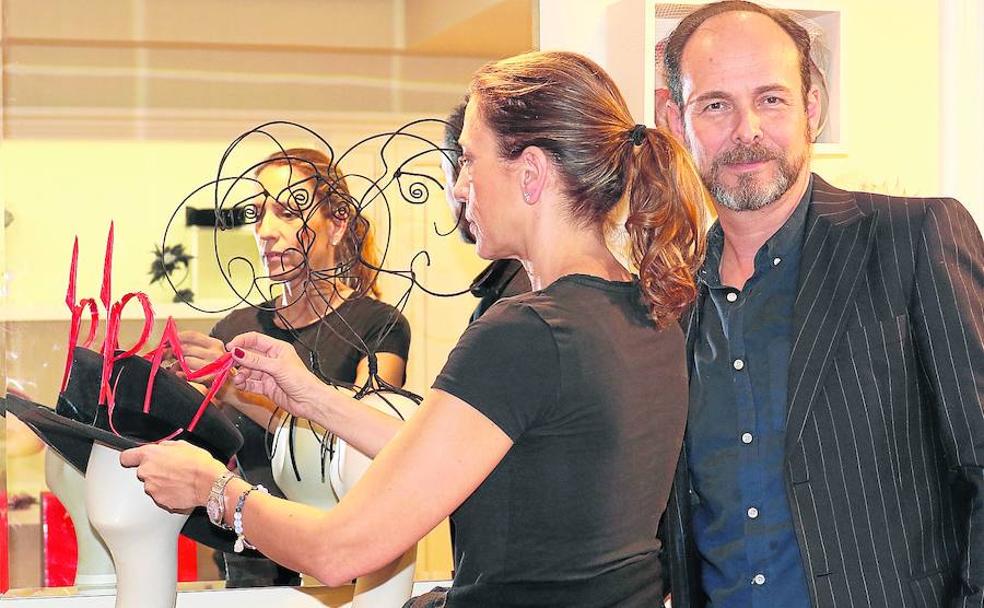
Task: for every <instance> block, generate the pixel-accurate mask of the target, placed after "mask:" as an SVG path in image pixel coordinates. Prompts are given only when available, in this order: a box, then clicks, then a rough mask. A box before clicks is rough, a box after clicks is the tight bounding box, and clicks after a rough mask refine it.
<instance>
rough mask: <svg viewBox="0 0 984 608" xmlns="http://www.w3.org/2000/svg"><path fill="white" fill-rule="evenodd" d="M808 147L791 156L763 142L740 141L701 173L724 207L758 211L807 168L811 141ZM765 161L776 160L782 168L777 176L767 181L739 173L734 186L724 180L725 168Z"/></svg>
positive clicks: (779, 195) (785, 189)
mask: <svg viewBox="0 0 984 608" xmlns="http://www.w3.org/2000/svg"><path fill="white" fill-rule="evenodd" d="M806 150H807V152H806V153H804V154H800V155H799V156H796V157H794V158H789V157H788V156H786V155H784V154H783V153H782V151H780V150H774V149H770V148H768V147H766V146H764V145H762V144H761V143H757V144H752V145H750V146H746V145H741V144H739V145H737V146H735V147H734V148H732V149H730V150H728V151H726V152H722V153H721V154H719V155H717V156H716V157H715V158H714V160H713V161H712V162H711V166H710V168H709V169H704V168H703V167H702V168H701V170H700V176H701V179H702V180H703V181H704V185H705V186H707V189H708V191H709V192H710V193H711V196H713V197H714V200H715V201H717V202H718V204H720V205H721V206H723V207H725V208H727V209H731V210H732V211H755V210H758V209H762V208H763V207H767V206H769V205H771V204H772V203H774V202H776V201H777V200H778V199H779V197H781V196H782V195H783V194H785V193H786V191H787V190H789V188H790V187H791V186H792V185H793V182H795V181H796V177H797V176H798V175H799V173H800V171H801V170H802V169H803V164H804V163H805V162H806V158H807V156H808V154H809V144H808V145H807V147H806ZM763 161H775V162H776V166H777V169H778V173H777V175H776V176H775V177H774V178H772V179H770V180H768V181H766V182H764V183H763V182H761V181H759V177H758V175H757V174H756V173H755V172H750V173H739V174H737V175H736V178H737V183H735V184H734V185H726V184H725V183H724V182H723V180H722V176H721V171H722V169H724V168H725V167H726V166H727V165H733V164H743V163H754V162H763Z"/></svg>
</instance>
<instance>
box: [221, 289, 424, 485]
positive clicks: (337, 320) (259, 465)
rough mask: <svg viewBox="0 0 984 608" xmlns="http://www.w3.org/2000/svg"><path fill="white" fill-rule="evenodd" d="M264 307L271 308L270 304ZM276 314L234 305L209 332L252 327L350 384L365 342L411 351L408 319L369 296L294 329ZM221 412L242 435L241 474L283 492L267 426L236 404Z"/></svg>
mask: <svg viewBox="0 0 984 608" xmlns="http://www.w3.org/2000/svg"><path fill="white" fill-rule="evenodd" d="M265 307H266V308H272V307H273V304H272V303H268V304H267V305H266V306H265ZM274 318H275V314H274V312H273V311H272V310H260V309H256V308H243V309H240V310H235V311H233V312H232V313H230V314H229V315H228V316H227V317H226V318H224V319H222V320H221V321H219V322H218V323H217V324H216V325H215V327H214V328H213V329H212V336H213V337H215V338H218V339H219V340H222V341H223V342H229V341H230V340H232V339H233V338H234V337H236V336H238V335H240V334H244V333H246V332H250V331H256V332H260V333H263V334H266V335H268V336H270V337H273V338H276V339H278V340H284V341H285V342H290V343H291V344H293V346H294V350H296V351H297V354H298V355H299V356H300V357H301V360H302V361H304V364H305V365H307V367H308V369H312V368H313V367H314V361H315V360H317V361H318V367H319V369H320V370H321V373H322V374H323V375H324V376H325V377H326V378H329V379H331V380H333V381H335V382H340V383H348V384H351V383H353V382H355V375H356V370H357V368H358V365H359V361H361V360H362V359H363V358H365V356H366V355H365V346H368V347H369V348H370V349H371V350H372V351H373V352H375V353H377V354H378V353H392V354H395V355H398V356H399V357H401V358H402V359H403V360H404V361H406V360H407V355H408V353H409V352H410V324H409V323H408V322H407V320H406V318H405V317H404V316H403V315H402V314H401V313H400V311H399V310H397V309H396V308H394V307H392V306H390V305H389V304H386V303H384V302H380V301H379V300H374V299H372V298H358V299H354V300H346V301H345V302H343V303H342V304H340V305H339V306H338V307H337V309H336V311H335V312H333V313H331V314H329V315H328V316H326V317H324V319H322V320H321V321H319V322H317V323H313V324H311V325H308V326H306V327H301V328H295V329H293V330H286V329H282V328H280V327H278V326H277V325H276V324H275V323H274ZM364 345H365V346H364ZM225 411H226V413H227V414H228V415H229V416H230V417H231V418H232V420H233V422H234V423H235V424H236V426H237V427H239V430H240V431H241V432H242V434H243V441H244V443H243V448H242V449H241V450H240V451H239V454H238V455H237V459H238V461H239V467H240V469H241V472H242V473H243V476H244V477H245V478H246V479H247V480H248V481H249V482H250V483H253V484H257V483H261V484H263V486H264V487H266V488H267V489H269V490H270V492H271V493H272V494H274V495H276V496H281V497H283V493H282V492H280V489H279V488H278V487H277V485H276V484H275V483H274V481H273V473H272V471H271V469H270V461H269V459H268V458H267V449H266V447H265V441H266V440H267V439H266V430H265V429H264V428H263V427H261V426H260V425H258V424H256V423H255V422H253V421H252V420H250V419H249V418H247V417H246V416H245V415H243V414H241V413H239V412H238V411H236V410H235V409H232V408H226V409H225ZM272 430H273V429H271V431H272Z"/></svg>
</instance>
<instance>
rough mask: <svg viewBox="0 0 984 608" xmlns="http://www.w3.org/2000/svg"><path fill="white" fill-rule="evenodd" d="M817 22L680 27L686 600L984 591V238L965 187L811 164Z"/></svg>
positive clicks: (676, 58) (752, 8)
mask: <svg viewBox="0 0 984 608" xmlns="http://www.w3.org/2000/svg"><path fill="white" fill-rule="evenodd" d="M808 57H809V37H808V36H807V34H806V32H805V31H803V29H802V28H801V27H799V26H798V25H797V24H796V23H795V22H794V21H792V20H791V19H789V18H788V17H785V16H784V15H783V14H781V13H777V12H773V11H769V10H766V9H762V8H761V7H758V6H756V5H753V4H750V3H745V2H725V3H722V4H715V5H708V6H707V7H705V8H703V9H699V10H698V11H697V12H695V13H694V14H693V15H691V16H689V17H687V18H686V19H684V20H683V21H682V22H681V24H680V26H678V28H677V29H676V30H675V31H674V33H673V34H672V35H671V37H670V39H669V40H668V44H667V49H666V60H665V61H666V66H665V67H666V73H667V81H668V84H669V88H670V91H671V95H672V104H671V105H670V110H669V120H670V125H671V128H672V129H673V130H674V131H675V132H676V133H677V135H678V136H679V137H681V139H683V140H684V141H685V142H686V144H687V146H688V147H689V149H690V150H691V153H692V154H693V157H694V160H695V162H696V164H697V166H698V168H699V170H700V172H701V174H702V176H703V178H704V181H705V183H706V184H707V187H708V189H709V190H710V192H711V194H712V196H713V198H714V200H715V206H716V208H717V211H718V215H719V221H718V222H717V223H716V224H715V225H714V227H713V228H712V229H711V231H710V234H709V235H708V257H707V261H706V263H705V266H704V268H703V269H702V271H701V273H700V276H699V286H700V291H699V296H698V300H697V302H696V304H695V306H694V308H693V311H692V314H691V315H690V316H689V318H688V320H687V321H688V346H689V348H688V356H689V359H690V369H691V404H690V415H689V418H688V427H687V438H686V442H685V449H684V451H683V454H682V456H681V460H680V466H679V467H678V475H677V480H676V484H675V490H674V494H673V496H672V497H671V504H670V506H669V507H668V509H667V520H666V522H665V528H664V529H665V538H664V540H665V541H666V549H665V551H666V556H667V561H668V563H669V566H670V576H669V580H670V581H671V587H672V596H673V605H674V606H675V607H679V606H703V605H713V606H716V607H725V606H754V607H766V606H768V607H772V606H781V607H793V606H824V607H826V606H884V607H893V608H895V607H908V606H913V607H922V606H940V607H942V606H977V607H980V606H982V605H984V599H982V598H984V596H982V587H984V410H982V406H981V393H982V391H984V309H982V299H984V298H982V294H984V244H982V241H981V236H980V232H979V231H978V230H977V228H976V227H975V224H974V221H973V220H972V219H971V217H970V215H969V214H968V213H967V211H966V210H965V209H964V208H963V207H962V206H961V205H960V204H959V203H958V202H957V201H954V200H949V199H909V198H893V197H888V196H882V195H877V194H865V193H858V192H846V191H843V190H839V189H837V188H835V187H833V186H830V185H829V184H827V183H826V182H824V181H823V180H822V179H821V178H820V177H819V176H816V175H814V174H812V173H811V172H810V169H809V156H810V145H811V140H812V135H813V133H814V132H815V130H816V128H817V123H818V116H819V95H818V92H817V88H816V87H814V86H811V83H810V70H809V59H808Z"/></svg>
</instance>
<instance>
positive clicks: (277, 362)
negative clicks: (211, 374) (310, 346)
mask: <svg viewBox="0 0 984 608" xmlns="http://www.w3.org/2000/svg"><path fill="white" fill-rule="evenodd" d="M228 348H229V350H230V351H231V352H232V358H233V359H234V360H235V361H236V363H237V364H238V367H237V369H236V372H235V374H233V375H232V384H233V386H235V387H236V388H238V389H239V390H241V391H247V392H250V393H258V394H260V395H263V396H264V397H266V398H267V399H270V400H271V401H273V402H274V403H275V404H276V405H277V406H278V407H280V408H283V409H284V410H286V411H287V412H289V413H291V414H293V415H294V416H297V417H298V418H314V414H315V412H316V410H317V407H318V406H317V404H318V402H319V401H320V397H319V395H321V393H322V391H323V390H324V389H325V388H326V385H325V384H324V383H323V382H321V381H320V380H318V378H317V377H316V376H315V375H314V374H312V373H311V372H310V371H308V369H307V367H306V366H305V365H304V362H303V361H301V358H300V357H298V356H297V351H295V350H294V347H293V346H291V345H290V344H288V343H286V342H282V341H280V340H276V339H274V338H271V337H269V336H265V335H263V334H260V333H256V332H249V333H246V334H242V335H239V336H236V337H235V338H233V340H232V341H230V342H229V344H228Z"/></svg>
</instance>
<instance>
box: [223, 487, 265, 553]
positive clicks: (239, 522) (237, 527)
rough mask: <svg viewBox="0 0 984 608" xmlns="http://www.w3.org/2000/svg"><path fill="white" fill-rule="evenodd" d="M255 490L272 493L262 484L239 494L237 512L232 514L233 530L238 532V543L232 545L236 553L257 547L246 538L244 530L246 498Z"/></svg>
mask: <svg viewBox="0 0 984 608" xmlns="http://www.w3.org/2000/svg"><path fill="white" fill-rule="evenodd" d="M253 490H258V491H260V492H263V493H264V494H269V493H270V492H269V491H268V490H267V489H266V488H264V487H263V486H262V485H255V486H253V487H251V488H249V489H248V490H246V491H245V492H243V493H242V494H240V495H239V500H238V501H237V502H236V512H235V513H233V514H232V531H233V532H235V533H236V544H234V545H233V546H232V550H233V551H235V552H236V553H242V552H243V549H255V548H256V547H254V546H253V545H251V544H249V542H248V541H247V540H246V535H245V534H244V530H243V507H244V506H245V505H246V498H247V497H248V496H249V493H250V492H252V491H253Z"/></svg>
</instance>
